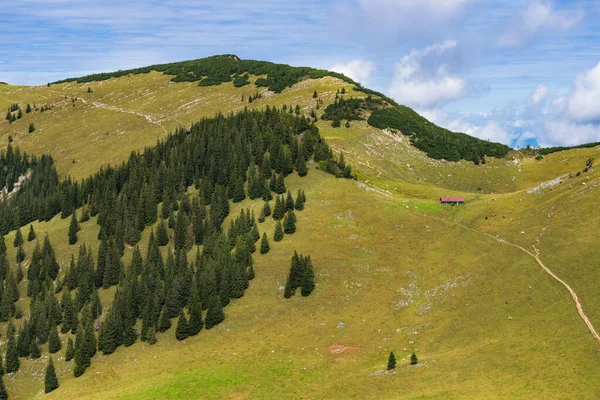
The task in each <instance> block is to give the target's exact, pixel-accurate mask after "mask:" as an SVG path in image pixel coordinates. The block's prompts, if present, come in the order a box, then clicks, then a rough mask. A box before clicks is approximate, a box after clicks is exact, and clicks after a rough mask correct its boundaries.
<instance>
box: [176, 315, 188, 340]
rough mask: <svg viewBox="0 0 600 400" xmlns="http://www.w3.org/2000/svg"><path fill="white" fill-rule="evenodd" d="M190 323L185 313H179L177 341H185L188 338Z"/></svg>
mask: <svg viewBox="0 0 600 400" xmlns="http://www.w3.org/2000/svg"><path fill="white" fill-rule="evenodd" d="M188 335H189V332H188V321H187V319H186V318H185V315H184V314H183V311H180V312H179V319H178V320H177V327H176V328H175V338H177V340H184V339H186V338H187V337H188Z"/></svg>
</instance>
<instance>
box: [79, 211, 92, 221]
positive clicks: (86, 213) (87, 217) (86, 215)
mask: <svg viewBox="0 0 600 400" xmlns="http://www.w3.org/2000/svg"><path fill="white" fill-rule="evenodd" d="M89 220H90V210H89V208H88V207H85V208H84V209H83V211H82V213H81V217H80V218H79V222H81V223H84V222H87V221H89Z"/></svg>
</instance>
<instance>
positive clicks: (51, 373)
mask: <svg viewBox="0 0 600 400" xmlns="http://www.w3.org/2000/svg"><path fill="white" fill-rule="evenodd" d="M54 389H58V378H57V377H56V371H55V370H54V362H53V361H52V357H50V361H49V362H48V366H47V367H46V377H45V379H44V392H45V393H50V392H51V391H53V390H54Z"/></svg>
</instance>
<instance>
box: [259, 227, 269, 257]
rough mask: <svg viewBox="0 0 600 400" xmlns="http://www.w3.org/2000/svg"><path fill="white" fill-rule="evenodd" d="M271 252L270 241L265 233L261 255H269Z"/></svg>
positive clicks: (261, 245) (261, 243)
mask: <svg viewBox="0 0 600 400" xmlns="http://www.w3.org/2000/svg"><path fill="white" fill-rule="evenodd" d="M269 250H270V247H269V239H268V238H267V233H266V232H264V233H263V236H262V240H261V241H260V254H267V253H268V252H269Z"/></svg>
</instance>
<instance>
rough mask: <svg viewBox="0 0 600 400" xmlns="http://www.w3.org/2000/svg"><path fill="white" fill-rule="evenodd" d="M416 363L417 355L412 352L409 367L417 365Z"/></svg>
mask: <svg viewBox="0 0 600 400" xmlns="http://www.w3.org/2000/svg"><path fill="white" fill-rule="evenodd" d="M418 362H419V359H418V358H417V355H416V354H415V352H414V351H413V353H412V355H411V356H410V365H417V363H418Z"/></svg>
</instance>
